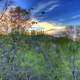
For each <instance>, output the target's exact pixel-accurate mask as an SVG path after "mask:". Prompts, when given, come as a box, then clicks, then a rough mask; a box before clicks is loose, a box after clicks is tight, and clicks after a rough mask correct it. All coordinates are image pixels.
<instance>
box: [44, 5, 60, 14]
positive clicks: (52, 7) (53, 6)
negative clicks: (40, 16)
mask: <svg viewBox="0 0 80 80" xmlns="http://www.w3.org/2000/svg"><path fill="white" fill-rule="evenodd" d="M57 7H59V4H55V5H52V6H51V7H50V8H49V9H47V10H46V12H50V11H52V10H53V9H55V8H57Z"/></svg>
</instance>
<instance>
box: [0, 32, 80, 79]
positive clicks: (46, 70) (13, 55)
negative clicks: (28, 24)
mask: <svg viewBox="0 0 80 80" xmlns="http://www.w3.org/2000/svg"><path fill="white" fill-rule="evenodd" d="M79 51H80V42H73V41H72V40H69V39H67V38H66V37H65V38H59V39H57V38H53V37H51V36H47V35H43V34H39V35H25V34H21V33H18V32H15V33H12V34H9V35H6V36H3V35H1V36H0V80H80V76H79V75H80V72H79V71H80V52H79Z"/></svg>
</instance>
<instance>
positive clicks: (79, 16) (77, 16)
mask: <svg viewBox="0 0 80 80" xmlns="http://www.w3.org/2000/svg"><path fill="white" fill-rule="evenodd" d="M76 18H80V15H75V16H72V19H76Z"/></svg>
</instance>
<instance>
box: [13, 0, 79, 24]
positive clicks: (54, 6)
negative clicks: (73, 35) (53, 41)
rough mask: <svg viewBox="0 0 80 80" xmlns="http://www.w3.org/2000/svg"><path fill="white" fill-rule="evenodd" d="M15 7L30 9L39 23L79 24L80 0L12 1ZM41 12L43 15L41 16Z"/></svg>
mask: <svg viewBox="0 0 80 80" xmlns="http://www.w3.org/2000/svg"><path fill="white" fill-rule="evenodd" d="M13 2H14V3H15V5H17V6H21V7H22V8H25V9H31V8H33V9H32V16H33V17H34V18H36V19H38V20H40V21H47V22H51V23H56V24H57V23H59V24H65V25H67V24H70V25H76V24H80V0H13ZM41 12H45V14H43V15H41Z"/></svg>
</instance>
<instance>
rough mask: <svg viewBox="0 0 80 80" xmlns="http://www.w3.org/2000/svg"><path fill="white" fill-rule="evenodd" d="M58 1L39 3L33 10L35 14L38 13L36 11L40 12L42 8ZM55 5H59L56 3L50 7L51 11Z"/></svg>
mask: <svg viewBox="0 0 80 80" xmlns="http://www.w3.org/2000/svg"><path fill="white" fill-rule="evenodd" d="M56 3H57V1H56V0H55V1H50V2H47V3H39V4H38V5H37V6H36V8H35V9H34V10H33V11H32V12H33V14H36V13H38V12H40V11H41V10H45V8H47V7H48V6H50V5H54V4H56ZM54 7H57V5H54V6H52V7H50V9H49V11H50V10H52V9H53V8H54Z"/></svg>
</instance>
